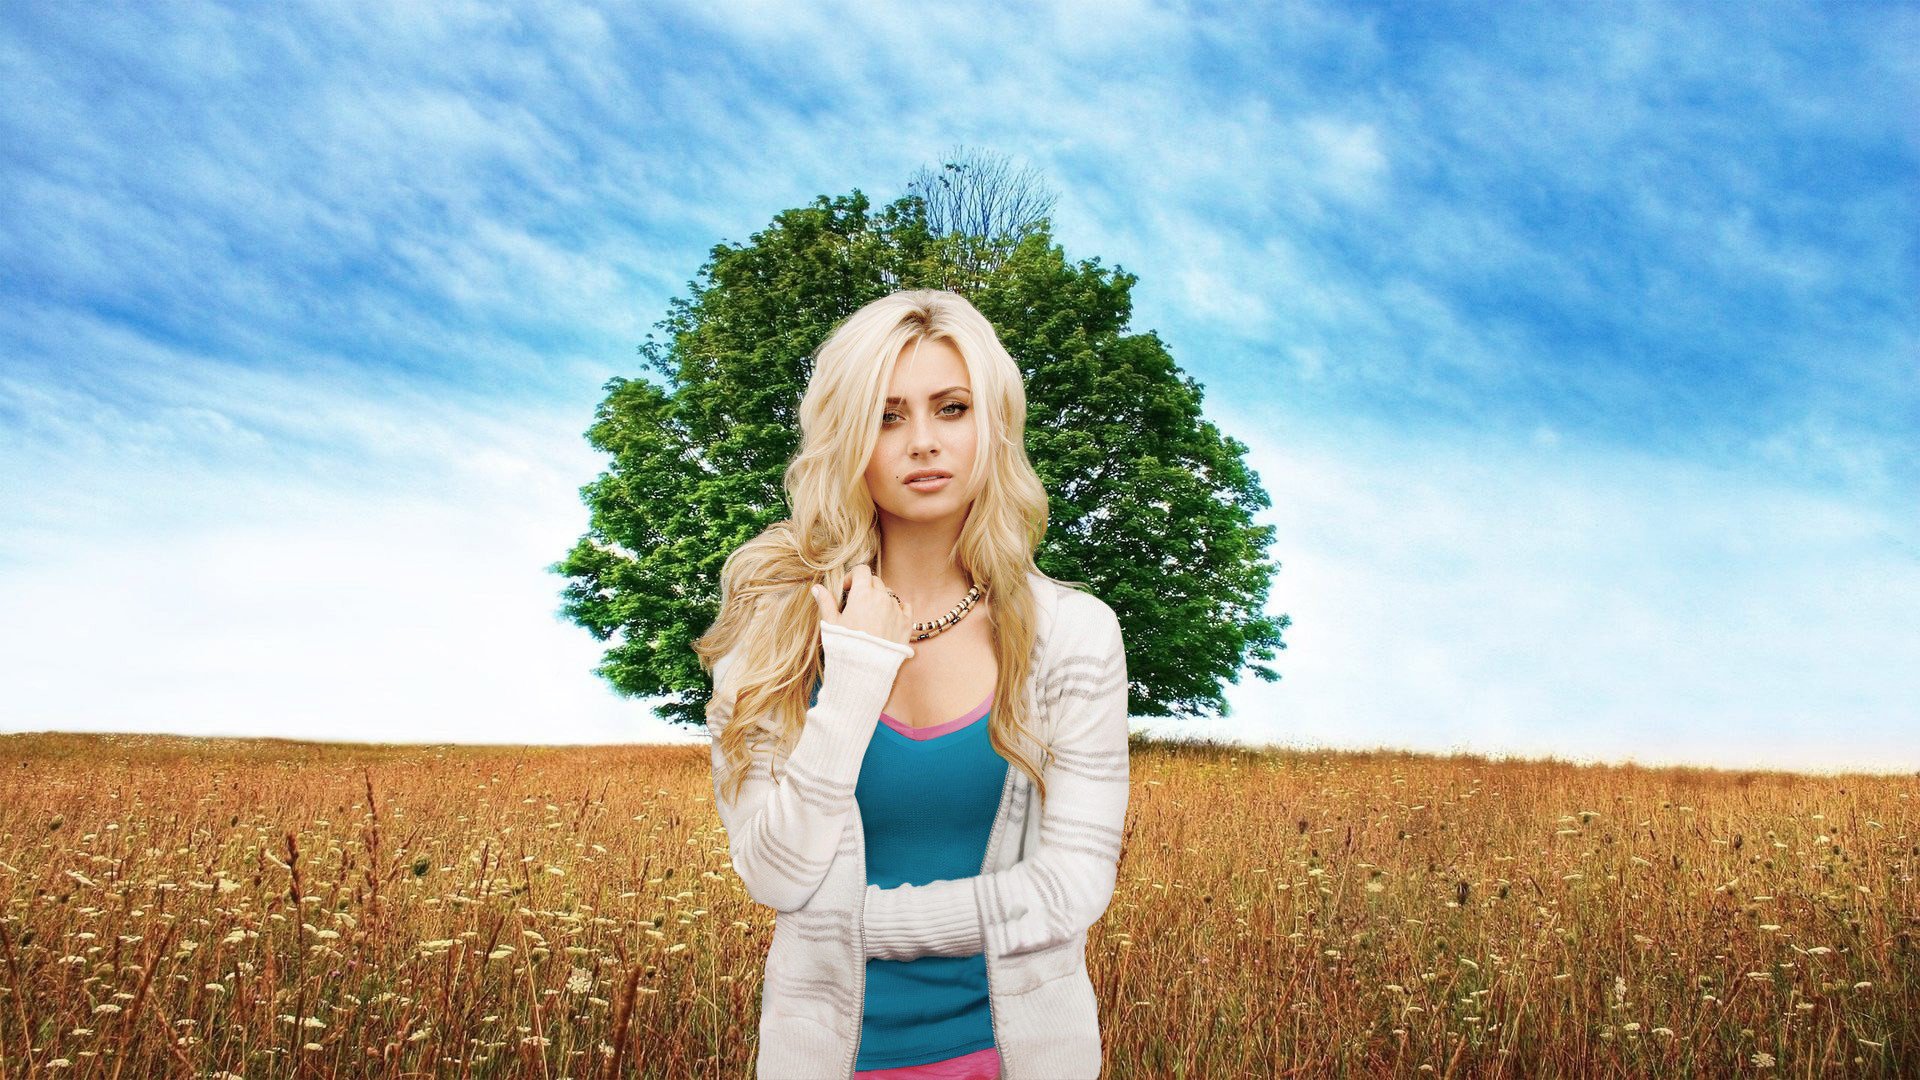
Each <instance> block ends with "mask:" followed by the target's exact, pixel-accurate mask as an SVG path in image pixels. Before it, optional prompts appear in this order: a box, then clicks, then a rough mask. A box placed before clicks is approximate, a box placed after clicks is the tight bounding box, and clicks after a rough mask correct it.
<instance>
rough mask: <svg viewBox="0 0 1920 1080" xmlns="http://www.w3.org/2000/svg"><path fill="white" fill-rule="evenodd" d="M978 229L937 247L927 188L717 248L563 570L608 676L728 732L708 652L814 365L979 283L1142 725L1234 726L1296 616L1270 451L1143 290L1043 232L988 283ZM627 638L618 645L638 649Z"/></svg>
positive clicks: (572, 611) (605, 412) (665, 709)
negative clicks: (716, 704)
mask: <svg viewBox="0 0 1920 1080" xmlns="http://www.w3.org/2000/svg"><path fill="white" fill-rule="evenodd" d="M978 243H979V238H978V237H972V236H968V235H964V234H959V233H946V234H936V233H935V232H934V231H933V230H931V229H929V227H928V224H927V217H926V204H925V202H924V201H923V200H921V199H920V198H919V197H918V196H915V195H911V194H910V195H907V196H905V197H903V198H901V199H899V200H898V201H896V202H894V203H892V204H890V205H888V206H886V207H885V208H884V209H882V210H881V211H880V212H878V213H869V204H868V200H867V198H866V196H865V195H863V194H861V193H860V191H859V190H857V189H856V190H855V191H854V192H853V193H852V194H851V195H849V196H841V197H834V198H829V197H826V196H821V197H819V198H817V199H816V200H815V201H814V203H813V205H810V206H806V207H801V208H796V209H791V210H786V211H782V212H781V213H779V214H778V215H776V216H775V218H774V220H773V222H772V224H771V225H769V226H768V227H767V228H766V229H764V230H762V231H760V232H757V233H755V234H754V235H753V236H752V237H751V238H750V239H749V241H748V242H747V243H745V244H737V245H736V244H721V245H717V246H715V247H714V248H713V249H712V251H711V253H710V255H709V258H708V261H707V263H706V265H705V266H703V267H702V268H701V270H700V274H699V276H698V277H697V278H696V279H695V280H694V281H691V282H689V283H688V289H689V293H690V296H689V297H687V298H684V299H681V298H675V299H674V300H672V301H671V302H670V304H669V308H668V314H667V316H666V317H665V318H664V319H662V320H661V322H660V323H659V324H657V329H658V330H660V331H661V333H662V334H663V336H664V340H659V339H656V338H655V337H654V336H653V335H652V334H649V335H648V336H647V341H646V343H645V344H643V345H642V346H641V347H640V353H641V355H642V357H643V358H644V366H645V367H646V368H648V369H650V370H651V371H653V372H654V373H655V374H657V375H658V376H659V377H660V379H661V382H660V383H655V382H653V381H650V380H647V379H640V378H636V379H629V378H624V377H616V378H614V379H611V380H609V381H608V383H607V384H606V387H605V389H606V391H607V396H606V398H605V400H603V401H602V402H601V403H600V405H599V407H598V408H597V409H596V410H595V414H594V422H593V425H592V426H591V427H590V428H588V430H587V432H586V437H587V439H588V441H589V442H590V443H591V444H592V445H593V446H594V448H595V449H598V450H600V451H603V452H604V453H607V454H609V455H611V458H612V460H611V463H610V465H609V467H608V468H607V469H606V471H604V472H602V473H601V474H600V475H599V476H597V477H595V478H594V479H593V480H592V482H590V483H588V484H586V485H584V486H583V487H582V488H581V495H582V497H583V499H584V500H585V501H586V503H587V506H588V508H589V510H590V515H589V521H588V527H587V531H586V533H585V534H584V535H583V536H581V538H580V539H579V541H578V542H577V543H576V544H574V546H573V548H572V549H571V550H570V551H568V553H567V555H566V557H565V558H563V559H561V560H560V561H559V562H557V563H554V564H553V565H552V566H551V567H550V569H551V570H553V571H554V572H555V573H558V574H562V575H566V576H567V577H568V578H569V579H570V580H569V583H568V584H567V585H566V587H565V588H564V589H563V590H562V596H563V598H564V602H563V605H562V608H561V611H562V613H563V614H564V615H565V616H566V617H568V618H570V619H572V620H573V621H575V622H577V623H578V624H579V625H581V626H583V627H585V628H586V629H587V631H588V632H590V633H592V634H593V635H594V637H595V638H596V639H598V640H600V641H612V642H613V643H612V644H610V645H609V646H608V648H607V650H606V652H605V654H604V656H603V658H602V660H601V662H600V664H599V665H598V666H597V667H596V669H595V671H596V672H597V673H598V674H599V675H601V676H603V677H605V678H606V679H607V680H608V681H609V682H610V683H611V684H612V685H613V686H614V687H615V688H616V689H617V690H618V691H620V692H621V693H623V694H626V695H629V696H667V695H678V696H677V697H674V698H671V699H670V700H669V701H668V702H667V703H665V704H664V705H662V706H661V707H660V710H659V712H660V715H661V716H662V717H663V718H665V719H668V720H669V721H672V722H675V723H685V724H699V723H703V722H704V719H703V718H704V708H705V705H706V699H707V695H708V685H707V680H706V677H705V674H704V672H702V671H701V670H700V666H699V662H698V660H697V659H696V658H695V656H694V654H693V650H692V645H691V643H692V641H693V639H694V638H697V637H699V636H700V635H701V634H702V633H704V632H705V630H706V628H707V626H708V625H709V624H710V623H711V622H712V621H713V619H714V617H715V616H716V615H717V614H718V611H719V601H720V596H719V588H720V585H719V574H720V566H721V563H722V562H723V561H724V560H725V558H726V556H727V555H728V554H729V553H730V552H731V551H732V550H733V549H734V548H736V547H738V546H739V545H740V544H741V543H743V542H745V541H746V540H747V539H749V538H750V537H752V536H753V535H755V534H757V533H758V532H759V531H760V530H761V529H763V528H765V527H766V526H767V525H769V524H771V523H773V522H775V521H779V520H781V519H783V518H785V517H786V516H787V508H786V505H785V504H786V497H785V492H784V491H783V490H782V489H781V485H780V482H781V475H782V472H783V470H784V469H785V467H786V464H787V462H788V460H789V459H790V458H791V457H792V455H793V453H794V451H795V450H796V448H797V443H798V439H799V424H798V418H797V412H798V407H799V400H800V394H801V392H802V390H803V389H804V387H805V385H806V382H807V379H808V376H809V374H810V372H811V355H810V354H811V352H812V350H814V349H815V348H817V347H818V346H819V345H820V343H821V342H823V341H824V340H826V337H827V335H828V334H829V333H830V332H831V331H832V329H833V328H834V327H835V326H836V325H837V324H838V323H839V322H840V321H841V320H842V319H844V318H845V317H846V316H848V315H850V314H852V313H853V312H854V311H855V310H857V309H858V308H859V307H861V306H862V305H863V304H865V303H867V302H868V301H870V300H873V299H875V298H877V297H880V296H883V295H885V294H887V293H889V292H892V291H894V290H895V289H902V288H952V289H955V290H956V291H960V292H962V293H963V294H964V295H966V296H967V297H968V299H969V300H971V301H972V302H973V303H974V305H975V306H977V307H978V308H979V309H980V310H981V312H982V313H983V314H985V315H986V317H987V318H988V319H989V320H990V321H991V322H992V323H993V325H994V326H995V328H996V329H997V330H998V331H999V333H1000V336H1001V340H1002V341H1003V342H1004V343H1005V345H1006V347H1007V350H1008V351H1009V352H1010V353H1012V354H1013V357H1014V359H1015V360H1016V361H1018V362H1019V364H1020V367H1021V370H1022V372H1023V374H1024V375H1025V377H1026V385H1027V401H1028V422H1027V450H1028V453H1029V455H1030V457H1031V458H1032V461H1033V464H1034V468H1035V469H1036V470H1037V471H1038V472H1039V474H1040V478H1041V480H1042V481H1043V482H1044V483H1045V485H1046V488H1047V491H1048V493H1049V495H1050V497H1051V498H1050V503H1051V506H1050V514H1051V517H1050V519H1049V525H1048V529H1047V535H1046V538H1045V540H1044V541H1043V542H1042V544H1041V547H1040V550H1039V551H1038V552H1037V553H1036V559H1037V561H1038V562H1039V565H1040V568H1041V569H1042V570H1044V571H1045V572H1047V573H1049V574H1052V575H1054V576H1055V577H1060V578H1065V579H1069V580H1075V581H1084V582H1086V583H1088V585H1090V586H1091V587H1092V588H1093V590H1094V591H1095V593H1096V594H1097V595H1098V596H1099V597H1100V598H1101V599H1103V600H1105V601H1106V602H1107V603H1108V604H1109V605H1111V606H1112V607H1113V609H1114V611H1115V613H1116V614H1117V615H1118V616H1119V618H1120V621H1121V625H1122V626H1124V627H1125V628H1126V634H1127V661H1128V669H1129V674H1130V676H1131V680H1132V694H1131V695H1130V699H1129V703H1128V706H1129V709H1130V711H1131V712H1132V714H1133V715H1136V716H1172V715H1186V716H1194V715H1202V714H1205V713H1208V712H1220V713H1225V712H1226V711H1227V703H1226V700H1225V697H1224V696H1223V694H1222V687H1221V683H1222V682H1223V681H1227V682H1238V681H1239V672H1240V670H1241V669H1242V668H1243V667H1249V668H1250V669H1251V670H1252V671H1254V672H1255V673H1256V674H1257V675H1258V676H1259V677H1260V678H1261V679H1263V680H1265V681H1268V682H1272V681H1275V680H1277V679H1278V678H1279V677H1280V676H1279V674H1278V673H1276V672H1275V671H1273V670H1272V669H1271V668H1270V667H1267V666H1266V665H1264V664H1259V663H1251V662H1250V661H1249V658H1252V659H1253V660H1271V659H1272V658H1273V657H1274V655H1275V650H1277V649H1284V648H1285V647H1286V645H1285V643H1284V642H1283V641H1282V640H1281V633H1282V631H1284V630H1285V629H1286V627H1287V626H1288V625H1289V623H1290V619H1289V618H1288V617H1287V616H1286V615H1280V616H1277V617H1276V616H1269V615H1267V614H1266V613H1265V612H1264V611H1263V610H1262V609H1263V607H1264V603H1265V600H1266V596H1267V588H1268V584H1269V582H1270V580H1271V577H1272V575H1273V573H1274V572H1275V571H1276V570H1277V569H1278V568H1279V564H1278V563H1270V562H1268V561H1266V560H1265V559H1264V557H1263V553H1264V551H1265V549H1266V548H1267V546H1268V545H1269V544H1270V543H1271V542H1272V539H1273V528H1272V527H1271V526H1260V525H1255V524H1253V520H1252V518H1253V514H1254V513H1255V511H1257V510H1259V509H1260V508H1263V507H1266V506H1269V505H1271V503H1270V501H1269V499H1268V498H1267V495H1266V493H1265V492H1264V491H1263V490H1262V489H1261V488H1260V486H1259V481H1258V478H1257V476H1256V475H1255V474H1254V473H1253V471H1252V470H1250V469H1249V468H1247V466H1246V464H1245V463H1244V461H1243V460H1242V458H1243V455H1244V454H1245V453H1246V450H1247V447H1246V445H1245V444H1244V443H1241V442H1239V441H1238V440H1236V439H1234V438H1232V437H1231V436H1228V435H1225V434H1223V433H1222V432H1221V431H1220V430H1219V429H1218V428H1216V427H1215V426H1214V425H1213V424H1212V423H1210V422H1208V421H1206V420H1204V419H1203V418H1202V417H1201V415H1200V403H1201V396H1202V391H1201V388H1200V386H1199V384H1198V383H1197V382H1195V381H1194V380H1193V379H1192V378H1190V377H1187V376H1185V375H1183V374H1182V373H1181V372H1180V370H1179V368H1178V367H1177V366H1176V365H1175V364H1174V362H1173V358H1172V356H1171V355H1170V354H1169V353H1168V351H1167V349H1166V347H1165V345H1164V344H1163V343H1162V342H1161V341H1160V339H1159V338H1158V337H1157V336H1156V335H1155V334H1154V333H1153V332H1152V331H1147V332H1146V333H1139V334H1136V333H1131V332H1129V331H1128V329H1127V323H1128V320H1129V318H1130V316H1131V312H1132V298H1131V292H1132V288H1133V283H1134V282H1135V281H1136V280H1137V278H1136V277H1135V276H1134V275H1132V274H1129V273H1127V272H1126V271H1124V270H1123V269H1121V268H1120V267H1118V266H1115V267H1113V268H1112V269H1111V270H1109V269H1106V268H1103V267H1102V266H1101V265H1100V262H1099V260H1098V259H1092V260H1087V261H1082V262H1079V263H1069V262H1068V261H1067V259H1066V256H1065V253H1064V252H1063V251H1062V250H1061V249H1060V247H1059V246H1057V245H1056V244H1054V243H1053V240H1052V236H1051V229H1050V226H1049V225H1048V223H1047V222H1045V221H1044V220H1042V221H1041V222H1040V223H1039V226H1038V227H1037V228H1034V229H1033V230H1031V231H1030V232H1029V233H1028V234H1027V235H1026V236H1024V237H1023V238H1021V239H1020V240H1019V241H1018V243H1017V244H1016V245H1015V246H1014V247H1013V249H1012V250H1011V252H1010V253H1009V254H1008V256H1007V257H1006V258H1005V259H1004V260H1001V261H999V262H998V264H997V265H995V266H993V267H992V269H991V271H990V273H989V274H988V275H987V277H986V279H985V281H984V283H983V284H981V285H979V286H978V287H963V285H962V283H961V282H962V279H963V278H965V277H971V276H973V275H974V274H975V273H977V272H978V271H977V268H978V263H977V260H974V259H972V258H969V257H968V255H969V253H971V252H977V251H978ZM616 637H617V639H618V640H614V639H615V638H616Z"/></svg>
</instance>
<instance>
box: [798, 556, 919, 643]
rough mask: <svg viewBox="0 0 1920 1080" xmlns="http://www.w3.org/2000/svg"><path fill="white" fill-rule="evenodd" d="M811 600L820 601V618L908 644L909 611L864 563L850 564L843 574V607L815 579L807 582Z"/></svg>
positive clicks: (826, 621)
mask: <svg viewBox="0 0 1920 1080" xmlns="http://www.w3.org/2000/svg"><path fill="white" fill-rule="evenodd" d="M808 591H809V592H811V593H813V598H814V600H815V601H816V602H817V603H819V605H820V621H821V622H822V623H837V624H839V625H841V626H844V627H846V628H847V629H849V630H860V631H863V632H865V633H869V634H872V635H873V636H874V637H877V638H884V639H886V640H888V641H897V642H900V643H901V644H902V645H911V644H912V642H910V641H908V640H907V638H908V637H909V636H911V635H912V633H913V612H912V611H911V610H910V609H909V608H908V607H907V604H906V601H904V600H899V599H896V598H895V597H894V595H893V594H892V593H891V592H889V591H888V590H887V586H886V583H885V582H883V581H881V580H880V579H879V577H877V576H876V575H875V574H874V572H873V571H872V570H870V569H868V568H867V565H866V564H865V563H861V564H860V565H859V566H856V567H854V568H853V573H852V574H851V575H849V576H848V578H847V605H846V608H845V609H844V610H843V609H842V608H841V607H840V605H838V604H836V603H834V602H833V596H832V594H830V593H829V592H827V587H826V586H825V585H822V584H819V583H817V582H816V583H815V584H813V585H812V586H809V589H808Z"/></svg>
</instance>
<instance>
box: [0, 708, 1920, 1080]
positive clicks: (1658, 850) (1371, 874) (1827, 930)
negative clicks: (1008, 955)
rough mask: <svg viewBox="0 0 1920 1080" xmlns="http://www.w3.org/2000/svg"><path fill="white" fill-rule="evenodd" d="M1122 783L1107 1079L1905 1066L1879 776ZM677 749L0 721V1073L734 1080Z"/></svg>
mask: <svg viewBox="0 0 1920 1080" xmlns="http://www.w3.org/2000/svg"><path fill="white" fill-rule="evenodd" d="M1133 768H1134V781H1135V787H1134V795H1133V803H1132V814H1131V820H1130V823H1129V826H1130V827H1129V839H1128V844H1127V851H1126V854H1125V856H1124V858H1123V860H1122V863H1121V880H1120V887H1119V891H1118V894H1117V895H1116V896H1115V898H1114V902H1113V905H1112V907H1111V908H1110V909H1109V911H1108V913H1107V915H1106V917H1105V918H1104V919H1102V920H1101V922H1100V923H1099V924H1098V925H1097V926H1096V927H1095V928H1094V930H1093V931H1092V933H1091V934H1090V935H1089V950H1088V953H1089V966H1090V970H1091V972H1092V976H1093V980H1094V984H1095V986H1096V988H1097V990H1098V992H1099V995H1100V998H1101V1000H1102V1002H1103V1021H1102V1029H1103V1034H1104V1040H1105V1043H1106V1046H1107V1053H1108V1062H1109V1066H1108V1069H1107V1073H1106V1075H1108V1076H1112V1077H1145V1076H1152V1077H1162V1076H1168V1077H1182V1076H1208V1077H1216V1076H1227V1077H1239V1076H1266V1075H1274V1074H1283V1073H1288V1072H1295V1073H1298V1074H1301V1075H1326V1074H1333V1075H1339V1074H1353V1075H1373V1074H1407V1075H1427V1074H1428V1071H1429V1070H1430V1071H1431V1073H1432V1074H1437V1075H1463V1074H1472V1075H1503V1074H1504V1075H1513V1076H1534V1075H1606V1074H1626V1075H1658V1076H1667V1075H1685V1074H1697V1075H1714V1076H1719V1075H1729V1074H1745V1075H1813V1074H1816V1073H1817V1074H1828V1073H1845V1074H1852V1073H1863V1074H1871V1075H1897V1074H1903V1073H1904V1074H1907V1075H1913V1074H1915V1073H1916V1072H1920V1044H1917V1043H1916V1033H1917V1032H1920V964H1916V959H1917V956H1916V951H1915V942H1914V940H1913V939H1914V934H1915V931H1916V930H1920V926H1917V925H1916V913H1917V912H1920V897H1917V895H1916V890H1915V885H1914V872H1915V864H1916V862H1920V847H1917V846H1916V845H1920V839H1916V826H1917V824H1920V823H1917V822H1916V815H1915V801H1916V798H1920V783H1917V782H1916V780H1915V779H1914V778H1913V777H1864V776H1849V777H1800V776H1792V775H1784V774H1760V773H1719V772H1712V771H1705V770H1657V769H1640V768H1630V767H1628V768H1586V767H1574V766H1570V765H1563V764H1557V763H1538V762H1531V763H1530V762H1493V761H1486V760H1482V759H1477V758H1433V757H1421V756H1414V755H1400V754H1345V755H1336V754H1311V753H1258V752H1250V751H1242V750H1234V749H1230V748H1222V747H1217V746H1205V745H1202V746H1185V747H1169V746H1161V745H1150V744H1147V743H1145V742H1140V743H1137V744H1136V747H1135V758H1134V766H1133ZM707 770H708V766H707V759H706V757H705V754H704V752H702V751H701V750H699V749H698V748H687V747H679V748H669V747H620V748H606V747H592V748H522V747H514V748H498V747H391V746H387V747H365V746H328V745H316V744H302V743H287V742H276V741H265V740H207V739H177V738H165V737H151V736H112V735H30V736H13V737H5V738H0V894H4V896H5V908H4V911H3V912H0V1071H4V1072H5V1073H6V1074H7V1075H24V1074H35V1075H37V1074H39V1073H41V1072H46V1071H54V1072H55V1073H56V1074H63V1075H72V1074H85V1075H119V1076H124V1077H146V1076H154V1075H178V1074H186V1073H192V1074H196V1075H203V1076H204V1075H209V1074H218V1073H220V1072H223V1071H224V1072H229V1073H232V1074H237V1075H245V1076H265V1075H275V1076H356V1077H358V1076H405V1075H427V1074H432V1075H449V1076H457V1075H476V1076H506V1075H511V1076H542V1077H562V1076H567V1077H575V1078H584V1077H588V1076H595V1075H602V1074H611V1073H615V1072H617V1073H619V1074H624V1075H636V1074H637V1075H646V1076H725V1077H737V1076H746V1075H749V1074H750V1073H751V1071H752V1070H751V1063H752V1056H753V1042H754V1021H755V1018H756V1015H757V997H758V990H759V983H758V971H759V965H760V962H761V960H762V958H763V957H764V955H765V950H766V947H767V943H768V940H769V934H770V932H771V927H772V913H771V912H770V911H768V910H766V909H764V908H761V907H758V906H757V905H755V904H753V903H752V902H751V901H750V900H748V898H747V897H746V895H745V893H744V891H743V890H742V888H741V887H740V884H739V882H738V880H737V879H736V878H735V877H734V875H733V873H732V871H731V869H730V867H729V865H728V860H727V853H726V842H725V836H724V834H723V833H722V832H721V830H720V827H719V824H718V820H717V818H716V817H715V815H714V812H713V808H712V806H711V802H710V800H711V788H710V778H709V775H708V771H707ZM29 1035H30V1041H31V1049H29V1048H28V1036H29Z"/></svg>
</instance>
